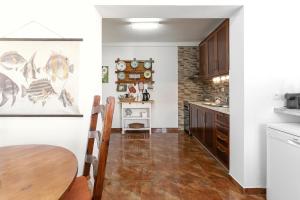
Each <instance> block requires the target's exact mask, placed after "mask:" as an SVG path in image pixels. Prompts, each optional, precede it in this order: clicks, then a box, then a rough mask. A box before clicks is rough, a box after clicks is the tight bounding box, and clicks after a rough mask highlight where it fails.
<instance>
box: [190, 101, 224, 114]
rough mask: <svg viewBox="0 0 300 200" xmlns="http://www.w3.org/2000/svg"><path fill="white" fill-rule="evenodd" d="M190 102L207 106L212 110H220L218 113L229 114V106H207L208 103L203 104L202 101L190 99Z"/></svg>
mask: <svg viewBox="0 0 300 200" xmlns="http://www.w3.org/2000/svg"><path fill="white" fill-rule="evenodd" d="M189 103H190V104H193V105H196V106H201V107H204V108H208V109H210V110H214V111H217V112H220V113H224V114H227V115H229V108H223V107H214V106H208V105H204V104H203V103H204V102H203V101H191V102H189Z"/></svg>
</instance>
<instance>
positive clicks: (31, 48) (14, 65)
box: [0, 40, 80, 115]
mask: <svg viewBox="0 0 300 200" xmlns="http://www.w3.org/2000/svg"><path fill="white" fill-rule="evenodd" d="M79 53H80V41H68V40H57V41H55V40H53V41H52V40H50V41H36V40H34V41H30V40H24V41H19V40H16V41H11V40H9V41H6V40H1V41H0V115H27V114H28V115H78V114H79V108H78V77H79V56H80V55H79Z"/></svg>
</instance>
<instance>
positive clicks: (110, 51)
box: [102, 44, 178, 128]
mask: <svg viewBox="0 0 300 200" xmlns="http://www.w3.org/2000/svg"><path fill="white" fill-rule="evenodd" d="M102 52H103V54H102V57H103V65H107V66H109V69H110V71H109V83H104V84H103V97H104V98H105V97H107V96H115V97H116V98H118V96H119V95H121V94H124V93H122V92H116V87H117V84H116V83H115V81H116V80H117V75H116V74H115V72H114V71H115V60H116V59H117V58H120V59H133V58H136V59H140V60H146V59H149V58H152V59H153V60H154V64H153V70H154V71H155V72H154V74H153V80H154V81H155V83H154V90H152V91H151V90H149V92H150V94H151V99H153V100H154V104H153V109H152V127H154V128H177V127H178V73H177V72H178V58H177V47H176V46H174V45H173V46H159V45H158V44H155V45H154V46H140V45H135V46H134V45H129V46H125V45H124V44H123V45H122V46H118V45H114V46H103V50H102ZM120 119H121V117H120V106H119V105H118V106H117V107H116V110H115V118H114V121H113V127H114V128H120V127H121V120H120Z"/></svg>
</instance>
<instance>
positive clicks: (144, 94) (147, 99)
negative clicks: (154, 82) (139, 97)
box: [143, 90, 150, 101]
mask: <svg viewBox="0 0 300 200" xmlns="http://www.w3.org/2000/svg"><path fill="white" fill-rule="evenodd" d="M149 100H150V94H149V93H148V91H147V90H145V92H144V93H143V101H149Z"/></svg>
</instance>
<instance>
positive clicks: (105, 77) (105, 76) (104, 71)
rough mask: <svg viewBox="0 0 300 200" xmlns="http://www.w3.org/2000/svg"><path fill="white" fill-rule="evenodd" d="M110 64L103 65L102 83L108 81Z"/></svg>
mask: <svg viewBox="0 0 300 200" xmlns="http://www.w3.org/2000/svg"><path fill="white" fill-rule="evenodd" d="M108 69H109V68H108V66H102V83H108V73H109V72H108Z"/></svg>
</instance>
